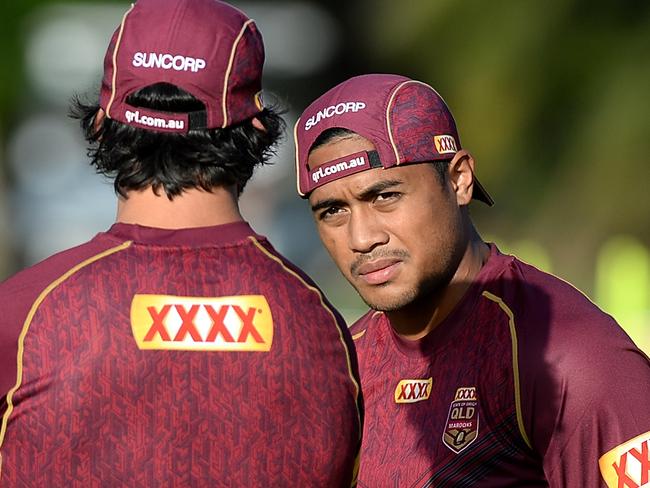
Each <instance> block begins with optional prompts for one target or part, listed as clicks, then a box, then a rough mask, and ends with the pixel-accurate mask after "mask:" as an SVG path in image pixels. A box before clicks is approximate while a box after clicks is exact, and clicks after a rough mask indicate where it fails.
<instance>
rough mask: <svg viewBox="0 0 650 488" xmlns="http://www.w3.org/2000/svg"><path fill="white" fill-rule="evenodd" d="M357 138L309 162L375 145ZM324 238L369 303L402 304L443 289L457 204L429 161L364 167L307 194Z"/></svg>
mask: <svg viewBox="0 0 650 488" xmlns="http://www.w3.org/2000/svg"><path fill="white" fill-rule="evenodd" d="M373 149H374V146H373V144H372V143H371V142H370V141H368V140H367V139H364V138H362V137H360V136H356V135H354V136H350V137H345V138H339V139H334V140H333V141H331V142H329V143H327V144H325V145H323V146H320V147H318V148H316V149H315V150H313V151H312V152H311V154H310V155H309V168H310V169H314V168H316V167H318V166H320V165H321V164H323V163H326V162H329V161H332V160H334V159H338V158H342V157H345V156H347V155H349V154H352V153H356V152H359V151H370V150H373ZM309 203H310V205H311V207H312V211H313V215H314V218H315V220H316V226H317V228H318V232H319V234H320V238H321V240H322V241H323V244H324V245H325V247H326V248H327V251H328V252H329V254H330V255H331V256H332V258H333V259H334V261H335V262H336V265H337V266H338V267H339V269H340V270H341V272H342V273H343V275H344V276H345V277H346V278H347V280H348V281H349V282H350V283H351V284H352V286H354V287H355V288H356V290H357V291H358V292H359V294H360V295H361V298H363V300H364V301H365V302H366V303H367V304H368V305H369V306H370V307H371V308H374V309H376V310H382V311H395V310H400V309H402V308H404V307H406V306H408V305H409V304H412V303H414V302H416V301H417V300H419V299H422V298H427V297H431V295H432V294H435V293H436V292H437V291H438V290H441V289H443V288H444V287H445V286H446V285H447V284H448V283H449V280H450V279H451V277H452V276H453V275H454V272H455V271H456V268H457V266H458V263H459V262H460V259H461V257H462V253H463V249H464V241H465V237H464V235H463V226H462V217H461V211H460V207H459V206H458V204H457V202H456V196H455V193H454V191H453V189H452V185H451V184H450V183H449V182H448V181H447V182H445V183H443V182H442V181H441V179H440V177H439V176H438V175H437V173H436V171H435V169H434V168H433V166H432V165H431V164H426V163H425V164H411V165H404V166H395V167H393V168H389V169H381V168H377V169H369V170H365V171H361V172H359V173H356V174H354V175H350V176H346V177H343V178H340V179H338V180H334V181H331V182H329V183H327V184H325V185H323V186H321V187H319V188H316V189H315V190H314V191H313V192H312V193H311V195H310V196H309Z"/></svg>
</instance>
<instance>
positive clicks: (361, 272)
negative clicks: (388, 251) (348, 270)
mask: <svg viewBox="0 0 650 488" xmlns="http://www.w3.org/2000/svg"><path fill="white" fill-rule="evenodd" d="M401 264H402V260H401V259H398V258H379V259H376V260H373V261H367V262H365V263H363V264H361V265H359V266H356V267H355V268H356V269H354V270H353V274H354V275H356V276H357V277H359V278H360V279H361V280H363V281H365V282H366V283H367V284H369V285H382V284H384V283H386V282H388V281H390V280H391V279H392V278H394V277H395V276H396V275H397V273H398V272H399V270H400V268H401Z"/></svg>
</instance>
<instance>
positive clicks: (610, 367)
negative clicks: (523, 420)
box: [529, 321, 650, 488]
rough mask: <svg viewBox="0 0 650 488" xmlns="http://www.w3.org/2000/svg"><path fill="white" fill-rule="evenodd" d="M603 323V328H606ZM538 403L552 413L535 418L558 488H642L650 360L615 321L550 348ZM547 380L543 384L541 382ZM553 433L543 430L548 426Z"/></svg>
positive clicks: (646, 467) (649, 470)
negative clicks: (553, 349) (545, 441)
mask: <svg viewBox="0 0 650 488" xmlns="http://www.w3.org/2000/svg"><path fill="white" fill-rule="evenodd" d="M601 326H602V327H603V328H604V330H601ZM546 357H547V358H548V363H547V367H548V368H549V374H548V375H547V376H546V377H545V378H544V379H543V381H546V382H549V383H547V384H546V385H543V387H541V388H539V390H538V392H537V395H536V399H535V401H536V402H537V403H538V405H542V406H543V405H547V408H549V409H550V413H552V415H546V416H544V417H545V418H546V419H547V421H548V420H549V419H551V418H552V419H553V420H552V423H547V425H541V424H539V423H538V424H536V419H534V418H533V419H530V420H529V422H531V425H532V426H533V427H532V429H533V431H534V432H536V433H537V435H538V438H547V439H548V444H547V445H546V448H545V449H544V450H543V451H542V452H541V453H540V454H542V456H543V463H544V471H545V473H546V476H547V478H548V481H549V483H550V485H551V486H553V487H565V486H585V487H588V486H605V484H604V483H605V481H606V482H607V485H606V486H614V487H617V488H619V487H625V486H627V487H630V488H631V487H640V486H643V485H644V484H645V483H647V482H648V477H649V476H650V460H649V459H648V457H649V456H648V448H649V447H650V444H649V442H650V362H649V361H648V358H647V357H646V356H645V355H644V354H643V353H642V352H640V351H639V350H638V349H636V347H635V346H634V344H633V343H632V342H631V340H630V339H629V338H628V337H627V336H626V335H625V333H624V332H623V331H622V330H621V329H620V328H619V327H618V325H617V324H615V323H614V322H613V321H609V323H608V324H599V325H598V326H596V327H595V330H594V331H593V335H592V336H591V337H590V336H588V335H585V336H584V337H583V340H582V341H576V340H575V339H574V340H572V341H569V343H567V344H565V345H564V346H563V347H561V348H559V351H558V352H557V353H556V354H549V355H548V356H546ZM540 386H542V385H540ZM545 430H546V431H547V432H546V433H543V434H541V435H540V432H541V431H545Z"/></svg>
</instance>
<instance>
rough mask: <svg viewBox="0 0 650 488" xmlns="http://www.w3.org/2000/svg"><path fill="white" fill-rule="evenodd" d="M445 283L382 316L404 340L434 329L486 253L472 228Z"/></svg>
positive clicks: (454, 301) (482, 243)
mask: <svg viewBox="0 0 650 488" xmlns="http://www.w3.org/2000/svg"><path fill="white" fill-rule="evenodd" d="M472 234H473V235H472V238H471V239H470V241H469V242H468V244H467V247H466V249H465V252H464V254H463V257H462V258H461V260H460V263H459V265H458V267H457V268H456V272H455V273H454V275H453V276H452V278H451V280H450V281H449V284H447V286H445V287H444V288H443V289H442V290H438V292H437V293H434V294H433V296H426V297H422V299H421V300H419V301H418V302H414V303H412V304H410V305H409V306H407V307H405V308H403V309H401V310H397V311H394V312H386V316H387V317H388V320H389V321H390V323H391V326H392V327H393V329H395V331H396V332H397V333H398V334H400V335H401V336H402V337H404V338H405V339H409V340H417V339H421V338H422V337H424V336H426V335H427V334H428V333H429V332H431V331H432V330H433V329H435V328H436V327H437V326H438V325H439V324H440V323H441V322H442V321H443V320H444V319H445V318H446V317H447V316H448V315H449V313H450V312H451V311H452V310H453V309H454V307H456V305H457V304H458V303H459V302H460V301H461V299H462V298H463V296H464V295H465V292H466V291H467V289H468V288H469V287H470V285H471V284H472V283H473V282H474V280H475V278H476V275H478V273H479V271H480V270H481V268H482V267H483V264H485V262H486V261H487V259H488V257H489V255H490V248H489V247H488V245H487V244H485V243H484V242H483V241H482V240H481V238H480V237H479V236H478V234H477V233H476V232H475V231H474V232H473V233H472Z"/></svg>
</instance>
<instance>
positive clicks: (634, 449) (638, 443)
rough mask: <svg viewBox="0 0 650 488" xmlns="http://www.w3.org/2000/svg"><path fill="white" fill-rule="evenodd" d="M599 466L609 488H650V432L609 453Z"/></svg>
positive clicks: (603, 457) (602, 458)
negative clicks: (644, 487)
mask: <svg viewBox="0 0 650 488" xmlns="http://www.w3.org/2000/svg"><path fill="white" fill-rule="evenodd" d="M598 464H599V466H600V473H601V474H602V475H603V479H604V480H605V483H607V486H608V487H609V488H640V487H642V486H647V487H650V431H648V432H646V433H645V434H641V435H640V436H637V437H635V438H634V439H631V440H629V441H627V442H625V443H623V444H621V445H620V446H617V447H615V448H614V449H612V450H611V451H609V452H607V453H606V454H604V455H603V456H601V458H600V459H599V460H598Z"/></svg>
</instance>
